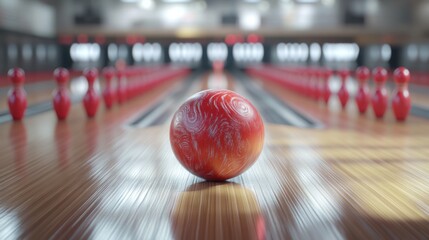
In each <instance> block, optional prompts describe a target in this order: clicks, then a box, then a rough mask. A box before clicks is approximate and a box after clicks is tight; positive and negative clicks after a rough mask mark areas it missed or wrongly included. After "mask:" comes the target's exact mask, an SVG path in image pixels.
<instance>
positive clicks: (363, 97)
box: [355, 67, 370, 114]
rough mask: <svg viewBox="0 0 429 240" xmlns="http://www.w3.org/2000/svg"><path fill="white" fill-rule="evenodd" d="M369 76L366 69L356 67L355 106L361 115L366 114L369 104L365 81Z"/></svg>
mask: <svg viewBox="0 0 429 240" xmlns="http://www.w3.org/2000/svg"><path fill="white" fill-rule="evenodd" d="M369 76H370V71H369V69H368V68H367V67H358V68H357V69H356V79H357V80H358V91H357V93H356V98H355V100H356V105H357V107H358V109H359V112H360V113H361V114H364V113H365V112H366V109H367V108H368V105H369V102H370V94H369V90H368V85H367V81H368V79H369Z"/></svg>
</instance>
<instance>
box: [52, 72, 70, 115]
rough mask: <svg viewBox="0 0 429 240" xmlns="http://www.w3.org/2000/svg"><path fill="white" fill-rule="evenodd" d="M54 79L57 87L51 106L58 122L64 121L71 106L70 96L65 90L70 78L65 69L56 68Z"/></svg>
mask: <svg viewBox="0 0 429 240" xmlns="http://www.w3.org/2000/svg"><path fill="white" fill-rule="evenodd" d="M54 78H55V81H56V82H57V85H58V87H57V89H56V90H55V91H54V94H53V96H54V98H53V101H52V104H53V106H54V110H55V112H56V114H57V118H58V120H64V119H66V118H67V115H68V113H69V111H70V106H71V101H70V95H69V92H68V90H67V82H68V81H69V78H70V75H69V71H68V70H67V69H65V68H57V69H55V71H54Z"/></svg>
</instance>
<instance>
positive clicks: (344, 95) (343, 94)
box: [337, 70, 349, 109]
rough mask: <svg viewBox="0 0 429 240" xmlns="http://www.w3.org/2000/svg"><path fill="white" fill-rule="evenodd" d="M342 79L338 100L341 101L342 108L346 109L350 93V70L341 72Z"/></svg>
mask: <svg viewBox="0 0 429 240" xmlns="http://www.w3.org/2000/svg"><path fill="white" fill-rule="evenodd" d="M338 74H339V75H340V79H341V87H340V90H339V91H338V93H337V94H338V98H339V99H340V103H341V107H342V108H343V109H345V108H346V106H347V102H348V101H349V91H348V90H347V78H348V77H349V71H348V70H341V71H339V72H338Z"/></svg>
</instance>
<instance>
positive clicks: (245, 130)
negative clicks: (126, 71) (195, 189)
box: [170, 90, 264, 181]
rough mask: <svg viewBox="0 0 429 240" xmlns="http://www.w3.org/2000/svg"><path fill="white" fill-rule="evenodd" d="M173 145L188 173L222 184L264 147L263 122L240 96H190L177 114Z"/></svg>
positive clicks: (214, 93)
mask: <svg viewBox="0 0 429 240" xmlns="http://www.w3.org/2000/svg"><path fill="white" fill-rule="evenodd" d="M170 143H171V146H172V148H173V152H174V154H175V155H176V157H177V159H178V160H179V161H180V163H181V164H182V165H183V166H184V167H185V168H186V169H187V170H188V171H190V172H191V173H193V174H194V175H196V176H199V177H201V178H204V179H206V180H211V181H223V180H227V179H230V178H233V177H235V176H238V175H239V174H241V173H243V172H244V171H245V170H246V169H248V168H249V167H250V166H251V165H253V163H255V161H256V160H257V158H258V156H259V154H260V153H261V150H262V147H263V145H264V123H263V121H262V118H261V116H260V115H259V113H258V111H257V110H256V108H255V107H254V106H253V105H252V103H250V101H249V100H247V99H245V98H244V97H242V96H240V95H239V94H237V93H235V92H232V91H229V90H206V91H202V92H199V93H196V94H194V95H193V96H191V97H190V98H189V99H188V100H186V102H185V103H184V104H183V105H182V106H180V108H179V109H178V110H177V112H176V113H175V114H174V116H173V119H172V121H171V125H170Z"/></svg>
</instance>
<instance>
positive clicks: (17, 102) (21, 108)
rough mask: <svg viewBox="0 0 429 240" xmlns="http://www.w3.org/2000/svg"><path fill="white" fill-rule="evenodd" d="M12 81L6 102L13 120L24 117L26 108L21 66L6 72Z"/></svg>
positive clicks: (23, 77)
mask: <svg viewBox="0 0 429 240" xmlns="http://www.w3.org/2000/svg"><path fill="white" fill-rule="evenodd" d="M7 75H8V78H9V80H10V81H11V82H12V88H11V89H10V90H9V92H8V97H7V103H8V106H9V112H10V115H12V118H13V120H15V121H19V120H21V119H22V118H23V117H24V114H25V110H26V109H27V93H26V92H25V90H24V87H23V85H24V82H25V72H24V70H22V69H21V68H12V69H10V70H9V71H8V73H7Z"/></svg>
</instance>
